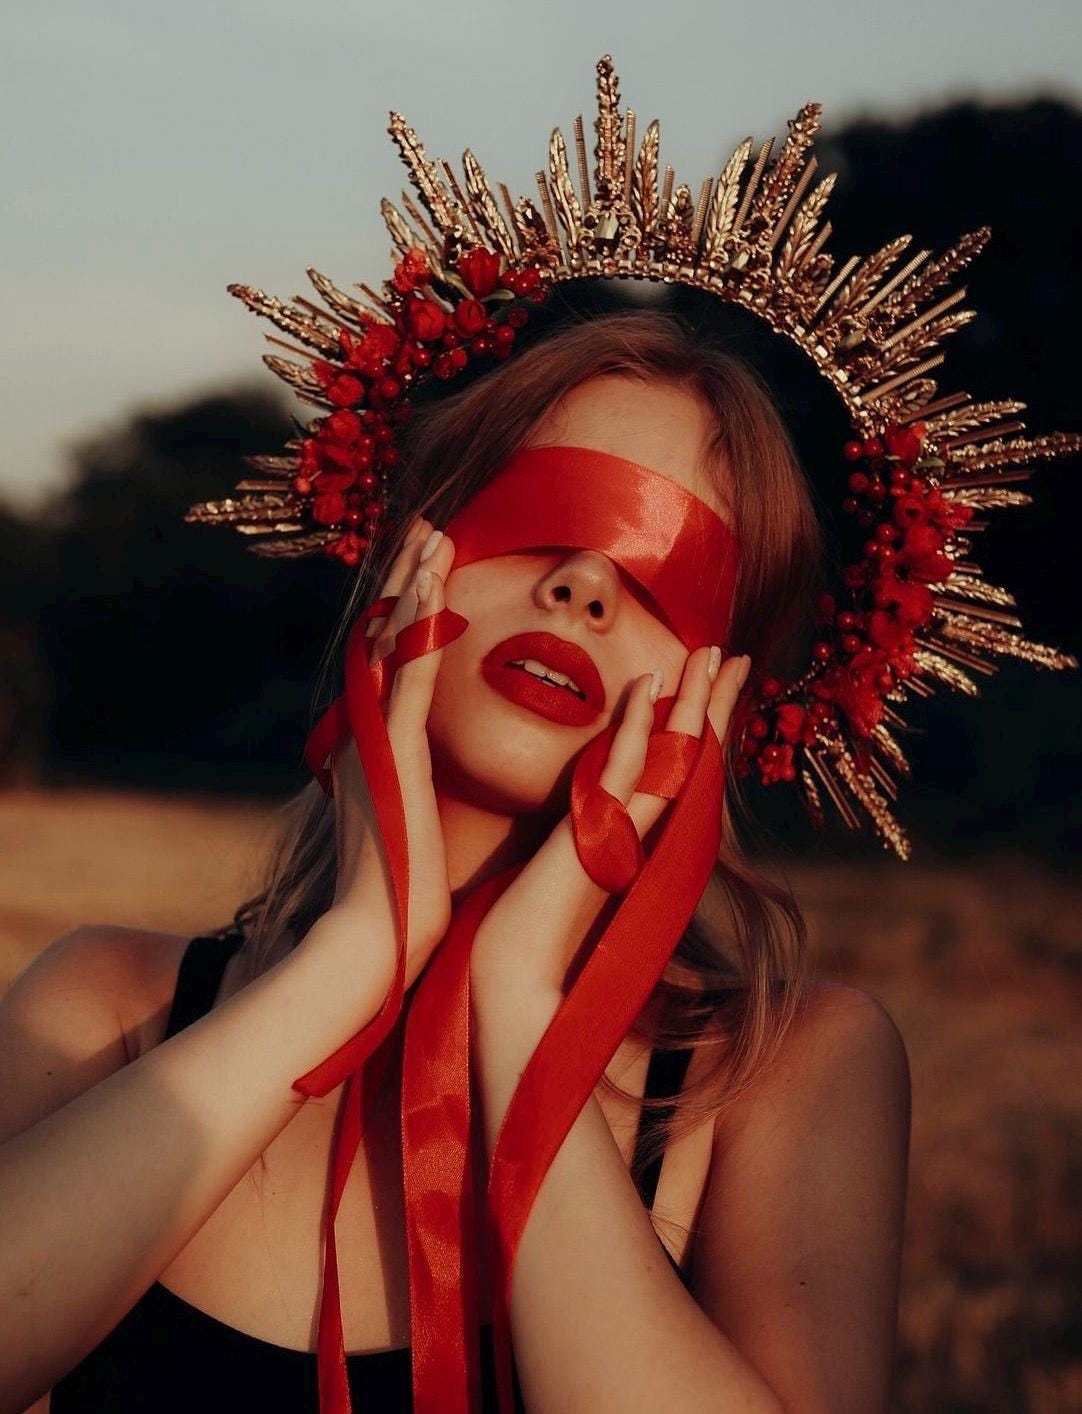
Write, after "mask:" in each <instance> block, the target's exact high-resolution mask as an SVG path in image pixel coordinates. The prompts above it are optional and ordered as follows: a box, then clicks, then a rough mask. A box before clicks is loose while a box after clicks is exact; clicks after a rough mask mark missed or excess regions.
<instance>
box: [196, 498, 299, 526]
mask: <svg viewBox="0 0 1082 1414" xmlns="http://www.w3.org/2000/svg"><path fill="white" fill-rule="evenodd" d="M302 505H303V502H301V500H300V499H299V498H298V497H296V496H289V495H284V494H281V493H279V494H278V495H262V496H243V497H241V499H240V500H234V499H233V498H232V497H231V496H228V497H226V499H225V500H223V501H200V502H199V503H198V505H195V506H190V507H189V508H188V510H187V511H185V513H184V519H185V520H186V521H188V522H189V523H190V524H193V525H240V524H242V523H244V522H247V521H251V522H252V523H254V524H261V523H263V522H266V521H268V520H271V521H273V520H277V519H279V518H280V517H282V516H290V515H295V514H297V512H298V511H300V509H301V507H302Z"/></svg>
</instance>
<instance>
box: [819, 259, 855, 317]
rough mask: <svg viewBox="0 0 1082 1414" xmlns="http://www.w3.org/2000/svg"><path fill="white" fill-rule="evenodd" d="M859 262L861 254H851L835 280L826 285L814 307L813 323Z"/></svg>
mask: <svg viewBox="0 0 1082 1414" xmlns="http://www.w3.org/2000/svg"><path fill="white" fill-rule="evenodd" d="M859 264H860V256H859V255H851V256H850V257H849V259H848V260H847V261H846V262H845V264H844V265H843V266H842V268H841V269H840V270H839V271H838V273H837V274H836V275H835V276H834V278H833V280H831V282H830V284H829V285H828V286H827V287H826V289H825V290H824V291H823V293H822V294H821V295H820V296H819V302H818V303H817V304H816V306H815V309H814V311H813V312H812V323H813V324H814V323H815V321H816V319H817V318H818V317H819V314H820V312H821V311H822V310H823V309H825V308H826V306H827V305H828V304H829V303H830V301H831V299H832V297H833V295H834V292H835V290H837V289H838V288H839V286H840V285H842V284H843V283H844V282H845V281H846V280H848V278H849V276H850V275H851V274H852V272H853V271H854V270H855V269H856V267H857V266H858V265H859Z"/></svg>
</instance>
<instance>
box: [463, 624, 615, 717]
mask: <svg viewBox="0 0 1082 1414" xmlns="http://www.w3.org/2000/svg"><path fill="white" fill-rule="evenodd" d="M526 658H529V659H532V660H533V662H534V663H535V664H536V663H540V664H542V665H543V666H544V667H546V668H554V669H555V670H556V672H557V673H560V674H561V675H563V676H565V677H569V678H571V680H572V682H573V683H574V689H577V691H576V690H574V689H573V688H571V687H566V686H563V685H561V684H558V683H555V682H547V681H546V680H545V679H544V678H542V677H538V676H535V674H534V673H533V672H531V671H530V670H529V669H527V668H523V667H521V666H519V667H515V666H513V664H515V663H519V664H521V663H522V661H523V660H524V659H526ZM481 674H482V676H483V677H484V679H485V681H486V682H487V683H488V685H489V686H490V687H491V688H494V689H495V691H497V692H499V693H501V694H502V695H503V696H504V697H506V698H507V699H508V700H509V701H511V702H517V703H518V704H519V705H520V706H522V707H528V708H529V709H530V710H531V711H533V712H536V713H538V715H539V716H542V717H546V718H547V719H548V720H549V721H550V722H559V723H560V724H561V725H562V726H566V727H588V726H590V724H591V723H592V722H596V721H597V719H598V717H600V715H601V713H602V712H603V711H604V710H605V685H604V683H603V682H602V681H601V674H600V673H599V672H598V671H597V668H596V667H595V666H594V661H593V659H592V658H591V657H590V655H589V654H588V653H587V652H586V651H585V649H583V648H580V647H579V646H578V644H577V643H571V642H570V641H569V640H568V639H566V638H557V636H556V635H555V634H554V633H516V634H512V636H511V637H510V638H505V639H502V640H501V642H499V643H497V644H496V646H495V647H494V648H491V649H489V651H488V653H486V654H485V657H484V659H483V660H482V663H481Z"/></svg>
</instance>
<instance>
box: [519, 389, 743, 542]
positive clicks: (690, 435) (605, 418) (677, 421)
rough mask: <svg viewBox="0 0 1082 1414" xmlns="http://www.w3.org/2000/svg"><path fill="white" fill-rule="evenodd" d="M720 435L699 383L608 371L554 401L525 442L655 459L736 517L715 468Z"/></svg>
mask: <svg viewBox="0 0 1082 1414" xmlns="http://www.w3.org/2000/svg"><path fill="white" fill-rule="evenodd" d="M714 435H715V423H714V416H713V413H712V410H711V408H710V406H709V404H708V403H707V402H706V400H705V398H703V397H702V395H701V394H699V393H697V392H695V391H694V390H693V389H691V388H686V387H682V386H679V385H677V384H675V383H670V382H667V381H665V380H663V379H660V378H650V379H647V378H636V377H631V376H630V375H627V374H601V375H598V376H597V377H594V378H589V379H587V380H585V381H584V382H582V383H579V384H577V385H576V386H575V387H574V388H571V389H569V391H568V392H567V393H565V394H563V396H562V397H561V398H559V399H558V400H557V401H556V402H555V403H553V404H552V406H551V407H550V408H549V409H548V410H547V411H546V412H545V414H544V415H543V416H542V418H541V419H540V421H539V422H538V423H537V424H536V425H535V426H534V427H533V428H532V429H531V431H530V435H529V437H528V438H527V441H526V444H525V445H526V446H544V445H552V444H554V443H563V444H565V445H569V446H576V447H589V448H592V449H593V450H595V451H598V452H607V453H609V455H610V456H616V457H623V458H624V459H625V460H627V461H632V462H637V463H638V464H639V465H640V466H648V467H650V468H651V470H653V471H656V472H658V473H659V474H660V475H662V476H666V477H668V478H669V479H670V480H672V481H674V482H676V483H677V485H679V486H682V487H683V488H684V489H685V490H687V491H690V492H692V494H693V495H695V496H697V497H698V498H699V499H700V500H702V501H705V502H706V504H707V505H708V506H710V508H711V509H712V510H713V511H714V512H715V514H717V515H718V516H720V517H721V518H722V519H723V520H725V521H729V519H730V517H729V514H728V497H727V496H726V495H725V494H724V488H723V487H719V485H718V473H717V472H716V471H714V470H712V467H714V466H716V455H715V454H713V453H711V451H710V447H711V443H712V441H713V439H714ZM724 475H725V473H724V470H723V471H722V476H723V477H724Z"/></svg>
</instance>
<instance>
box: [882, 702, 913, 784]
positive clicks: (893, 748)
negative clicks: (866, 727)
mask: <svg viewBox="0 0 1082 1414" xmlns="http://www.w3.org/2000/svg"><path fill="white" fill-rule="evenodd" d="M888 710H889V709H888ZM884 715H886V714H885V713H884ZM890 715H891V716H892V717H893V718H894V719H895V722H896V723H897V724H900V725H904V723H903V722H902V719H901V717H899V716H898V715H897V713H895V712H891V714H890ZM872 737H873V739H874V741H875V744H876V746H878V747H879V750H880V751H881V752H882V753H883V755H884V756H885V757H886V758H887V760H888V761H889V762H890V764H891V765H892V766H893V767H894V769H895V770H896V771H897V772H898V773H899V775H902V776H911V775H912V774H913V768H912V766H910V764H909V762H908V761H907V760H906V757H905V755H904V754H903V752H902V748H901V747H900V746H899V745H898V743H897V742H896V741H895V740H894V738H893V736H891V734H890V732H889V731H888V729H887V728H886V727H885V726H884V725H883V723H882V722H878V723H877V724H876V726H875V728H874V730H873V731H872Z"/></svg>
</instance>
